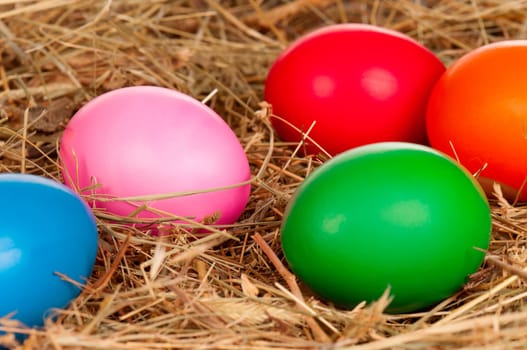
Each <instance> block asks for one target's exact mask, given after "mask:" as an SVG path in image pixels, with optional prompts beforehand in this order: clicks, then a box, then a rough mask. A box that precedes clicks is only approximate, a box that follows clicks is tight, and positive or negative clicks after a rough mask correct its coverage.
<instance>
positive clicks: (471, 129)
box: [426, 40, 527, 200]
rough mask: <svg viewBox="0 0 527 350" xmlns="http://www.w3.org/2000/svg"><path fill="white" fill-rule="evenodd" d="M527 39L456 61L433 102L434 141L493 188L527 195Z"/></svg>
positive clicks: (429, 119) (429, 115)
mask: <svg viewBox="0 0 527 350" xmlns="http://www.w3.org/2000/svg"><path fill="white" fill-rule="evenodd" d="M525 62H527V40H511V41H502V42H498V43H493V44H489V45H485V46H482V47H480V48H477V49H475V50H473V51H471V52H469V53H467V54H466V55H465V56H463V57H461V58H460V59H459V60H457V61H456V62H454V63H453V64H452V65H451V66H450V67H449V68H448V69H447V71H446V72H445V74H444V75H443V76H442V77H441V79H439V81H438V82H437V84H436V86H435V88H434V90H433V92H432V94H431V96H430V101H429V104H428V109H427V119H426V121H427V131H428V135H429V138H430V144H431V146H433V147H434V148H437V149H439V150H441V151H443V152H445V153H447V154H449V155H451V156H452V157H455V158H456V159H458V161H459V162H460V163H461V164H463V165H464V166H465V167H466V168H467V169H468V170H469V171H471V172H472V173H473V174H476V173H477V174H479V175H478V179H480V181H481V183H482V184H484V185H486V186H487V191H488V192H490V191H491V190H492V184H493V183H494V182H497V183H499V184H501V185H502V189H504V191H505V193H506V195H507V196H508V197H509V198H511V199H513V198H514V197H516V195H518V193H517V191H518V190H519V189H520V188H523V190H522V193H521V194H519V198H520V199H521V200H527V188H526V187H525V186H524V185H523V184H524V182H525V181H526V179H527V70H526V69H525Z"/></svg>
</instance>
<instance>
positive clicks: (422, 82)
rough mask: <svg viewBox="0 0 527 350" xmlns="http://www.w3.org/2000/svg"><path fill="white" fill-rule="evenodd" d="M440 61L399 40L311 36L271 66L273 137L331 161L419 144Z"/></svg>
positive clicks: (381, 33)
mask: <svg viewBox="0 0 527 350" xmlns="http://www.w3.org/2000/svg"><path fill="white" fill-rule="evenodd" d="M444 70H445V67H444V65H443V64H442V63H441V62H440V60H439V59H438V58H437V57H436V56H435V55H434V54H433V53H432V52H431V51H430V50H428V49H427V48H425V47H424V46H423V45H421V44H419V43H417V42H416V41H414V40H413V39H411V38H410V37H407V36H405V35H403V34H402V33H399V32H396V31H393V30H389V29H385V28H381V27H377V26H372V25H366V24H357V23H348V24H338V25H332V26H327V27H324V28H322V29H318V30H315V31H313V32H311V33H309V34H307V35H305V36H303V37H301V38H299V39H298V40H296V41H295V42H293V43H292V44H291V45H290V46H289V47H288V48H287V49H286V50H285V51H284V52H283V53H282V54H281V55H280V56H279V57H278V58H277V59H276V61H275V62H274V63H273V65H272V67H271V69H270V70H269V73H268V76H267V79H266V81H265V91H264V97H265V100H266V101H267V102H268V103H270V104H271V106H272V112H273V114H274V117H273V118H272V119H271V122H272V125H273V127H274V128H275V130H276V132H277V134H278V136H280V137H281V138H282V139H283V140H285V141H288V142H295V143H297V142H299V141H301V140H303V137H304V134H305V133H306V132H308V131H309V133H308V137H309V138H306V140H305V145H304V147H303V148H302V149H303V150H304V151H305V152H306V153H308V154H311V153H319V152H321V148H322V149H323V150H325V151H326V152H328V153H329V154H331V155H335V154H337V153H340V152H343V151H345V150H347V149H350V148H353V147H356V146H360V145H365V144H369V143H374V142H382V141H406V142H414V143H426V142H427V139H426V129H425V109H426V104H427V99H428V96H429V93H430V91H431V89H432V87H433V85H434V83H435V82H436V80H437V79H438V78H439V77H440V76H441V74H442V73H443V72H444Z"/></svg>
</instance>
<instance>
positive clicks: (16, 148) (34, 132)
mask: <svg viewBox="0 0 527 350" xmlns="http://www.w3.org/2000/svg"><path fill="white" fill-rule="evenodd" d="M526 14H527V1H523V0H517V1H512V0H511V1H501V0H437V1H434V0H415V1H410V0H398V1H395V0H393V1H390V0H387V1H370V0H354V1H343V0H296V1H278V0H277V1H275V0H269V1H257V0H248V1H243V0H240V1H238V0H231V1H221V2H220V1H216V0H187V1H179V0H148V1H142V0H114V1H111V0H107V1H102V0H92V1H81V0H40V1H31V0H1V1H0V56H1V64H0V86H1V87H0V101H1V105H0V113H1V115H0V124H1V125H0V143H1V147H0V157H1V161H0V167H1V171H2V172H26V173H32V174H38V175H42V176H46V177H50V178H54V179H57V180H59V181H60V174H59V171H58V165H57V140H58V138H59V137H60V134H61V132H62V130H63V128H64V125H65V123H67V121H68V118H70V117H71V116H72V114H73V113H74V111H75V110H76V109H78V108H79V107H80V106H81V105H83V104H84V103H86V102H87V101H89V100H90V99H92V98H93V97H95V96H97V95H99V94H101V93H103V92H105V91H108V90H111V89H116V88H119V87H123V86H130V85H142V84H149V85H159V86H166V87H170V88H174V89H178V90H180V91H182V92H185V93H187V94H189V95H191V96H193V97H195V98H197V99H204V98H206V97H207V96H208V97H209V99H208V102H207V103H208V105H209V106H210V107H211V108H213V109H214V110H215V111H216V112H218V113H219V114H220V115H222V116H223V117H224V118H225V120H226V121H227V122H228V123H229V125H230V126H231V127H232V128H233V130H234V131H235V132H236V134H237V136H238V137H239V139H240V140H241V142H242V144H243V146H244V147H245V150H246V152H247V155H248V157H249V160H250V164H251V166H252V174H253V180H252V184H253V187H252V188H253V189H252V194H251V199H250V202H249V204H248V206H247V208H246V210H245V212H244V214H243V216H242V217H241V218H240V220H239V221H238V223H236V224H235V225H232V226H229V227H223V228H220V229H218V230H216V231H215V232H213V233H212V234H208V235H201V236H200V235H199V233H197V232H198V231H196V230H193V229H192V225H191V226H190V227H187V228H186V229H181V230H180V232H179V233H178V234H174V235H170V236H167V237H152V236H150V235H147V234H145V232H141V231H140V230H139V229H132V228H130V227H129V226H127V225H124V224H121V223H119V221H117V222H115V220H109V219H112V218H108V217H106V216H104V215H103V213H99V215H98V225H99V232H100V248H99V254H98V257H97V261H96V265H95V268H94V272H93V275H92V276H91V278H90V280H89V281H88V283H87V285H86V287H85V288H84V292H83V293H82V294H81V296H80V297H79V298H78V299H76V300H75V301H74V302H73V303H72V304H71V305H70V306H69V307H68V309H66V310H57V311H56V312H57V314H58V318H57V319H56V321H55V322H49V323H47V324H46V326H45V327H44V328H43V329H39V330H26V329H23V328H20V325H18V324H17V323H16V322H15V321H13V320H9V319H7V318H5V319H3V320H2V321H1V329H2V330H4V331H7V332H9V331H14V330H17V331H22V332H27V333H29V337H28V340H27V341H26V343H25V344H24V345H16V344H15V343H14V340H13V337H12V335H11V334H9V333H7V335H4V336H2V337H1V338H0V341H1V342H2V344H4V345H5V346H7V347H8V348H13V349H15V348H16V349H64V350H66V349H126V350H132V349H352V348H353V349H361V350H366V349H369V350H378V349H443V348H445V349H447V348H474V349H480V348H483V347H485V348H486V349H502V348H503V349H505V348H507V349H509V348H524V347H526V346H527V311H526V310H525V308H524V300H525V297H526V296H527V289H526V288H525V282H524V280H525V278H526V276H527V275H526V273H527V272H526V270H525V269H524V266H525V261H526V258H527V253H526V248H525V237H526V233H527V229H526V228H525V227H526V226H525V225H524V223H525V221H526V220H527V219H526V218H527V215H526V214H527V211H526V209H525V208H522V207H520V206H512V205H510V204H509V203H508V202H507V201H506V200H504V199H503V198H502V197H501V196H500V193H499V190H498V189H497V191H496V196H495V198H494V199H493V202H492V211H493V220H494V221H493V222H494V230H493V240H492V243H491V246H490V252H489V254H488V256H487V258H486V261H485V263H484V265H483V266H482V267H481V269H480V270H479V271H478V272H477V273H476V274H475V275H473V276H472V278H471V281H470V283H468V284H467V285H466V286H465V287H464V289H463V290H462V291H460V292H459V293H457V294H456V295H454V296H452V297H451V298H449V299H448V300H445V301H444V302H443V303H441V304H440V305H438V306H437V307H436V308H434V309H433V310H431V311H429V312H424V313H416V314H410V315H389V314H385V313H383V310H384V308H385V307H386V305H387V303H388V298H386V297H382V298H381V299H380V300H379V301H377V302H376V303H373V304H371V305H359V306H358V307H356V308H355V309H353V310H339V309H335V308H332V307H331V306H330V305H328V304H326V303H324V302H322V301H320V300H318V299H317V298H315V297H314V296H312V295H310V294H309V293H308V292H306V291H305V290H304V288H303V287H302V286H301V284H300V283H299V282H297V281H296V279H295V278H294V276H293V275H291V273H290V272H288V270H287V268H286V266H284V262H283V256H282V253H281V249H280V243H279V242H280V241H279V236H280V230H279V229H280V222H281V219H282V215H283V212H284V208H285V205H286V204H287V201H288V200H289V198H290V197H291V195H292V193H293V192H294V191H295V189H296V188H297V186H298V185H299V184H300V183H301V182H302V180H303V179H304V178H305V176H306V175H307V174H309V173H310V172H311V171H312V170H313V169H314V168H316V167H317V166H318V165H319V164H320V163H319V162H318V161H317V160H316V159H312V158H302V157H300V156H298V155H295V154H293V153H292V152H293V147H290V146H289V145H286V144H284V143H281V142H280V141H279V140H278V139H277V138H276V137H275V136H274V135H273V132H272V129H271V128H270V124H269V118H268V117H269V116H268V112H269V111H268V110H267V108H266V106H265V104H262V90H263V84H264V81H265V77H266V73H267V71H268V69H269V67H270V65H271V64H272V62H273V60H274V59H275V57H276V56H277V55H278V54H279V53H280V52H281V51H282V50H283V48H284V47H285V46H286V45H287V43H288V42H290V41H291V40H293V39H294V38H296V37H298V36H300V35H302V34H304V33H306V32H308V31H310V30H312V29H314V28H318V27H320V26H323V25H328V24H333V23H339V22H365V23H372V24H376V25H379V26H384V27H388V28H392V29H395V30H398V31H400V32H403V33H405V34H407V35H409V36H411V37H413V38H415V39H417V40H418V41H419V42H421V43H423V44H425V45H426V46H427V47H429V48H430V49H432V50H433V51H434V52H435V53H436V54H437V55H438V56H439V57H440V58H441V59H442V60H443V62H445V63H446V64H447V65H448V64H450V63H451V62H452V61H453V60H455V59H456V58H458V57H459V56H461V55H462V54H464V53H466V52H468V51H469V50H472V49H474V48H476V47H478V46H481V45H483V44H485V43H488V42H493V41H497V40H501V39H504V38H522V37H525V35H526V33H525V32H526V30H527V25H526V24H527V17H526ZM57 215H60V213H57ZM113 219H115V218H113Z"/></svg>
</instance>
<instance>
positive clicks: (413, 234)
mask: <svg viewBox="0 0 527 350" xmlns="http://www.w3.org/2000/svg"><path fill="white" fill-rule="evenodd" d="M491 227H492V223H491V215H490V208H489V204H488V202H487V198H486V196H485V194H484V192H483V190H482V189H481V187H480V186H479V184H478V183H477V181H476V180H475V179H474V178H473V176H472V175H471V174H470V173H468V172H467V170H465V169H464V168H463V167H462V166H460V165H459V164H458V163H456V162H455V161H454V160H453V159H451V158H449V157H448V156H446V155H444V154H442V153H440V152H438V151H436V150H433V149H431V148H428V147H425V146H421V145H416V144H410V143H401V142H384V143H377V144H371V145H367V146H362V147H358V148H355V149H352V150H349V151H346V152H344V153H341V154H339V155H337V156H336V157H334V158H332V159H331V160H329V161H327V162H326V163H324V164H323V165H321V166H320V167H319V168H318V169H316V170H315V171H314V172H313V173H312V174H311V175H310V176H309V177H308V178H307V179H306V180H305V181H304V183H303V184H302V185H301V186H300V187H299V188H298V190H297V192H296V193H295V195H294V196H293V198H292V200H291V201H290V203H289V205H288V207H287V210H286V213H285V217H284V221H283V224H282V231H281V239H282V248H283V251H284V253H285V257H286V259H287V262H288V263H289V266H290V268H291V269H292V271H293V272H294V273H295V274H296V275H297V276H298V277H299V278H300V279H301V280H302V281H303V282H305V284H306V285H307V286H308V287H310V288H311V289H312V290H313V292H315V293H316V294H318V295H319V296H320V297H321V298H323V299H325V300H327V301H329V302H332V303H334V304H335V305H336V306H338V307H343V308H347V307H353V306H355V305H357V304H358V303H360V302H362V301H367V302H371V301H375V300H377V299H378V298H379V297H380V296H381V295H382V294H383V293H384V291H385V290H386V289H387V288H390V294H391V296H392V297H393V300H392V302H391V304H390V305H389V307H388V309H387V310H386V311H387V312H390V313H407V312H414V311H419V310H423V309H426V308H428V307H430V306H432V305H434V304H436V303H438V302H440V301H442V300H444V299H445V298H447V297H449V296H451V295H452V294H454V293H455V292H456V291H458V290H459V289H460V288H461V287H462V286H463V285H464V284H465V283H466V282H467V280H468V277H469V275H470V274H472V273H474V272H475V271H477V269H478V268H479V266H480V265H481V263H482V261H483V259H484V253H483V252H482V251H480V250H478V249H477V248H480V249H483V250H485V249H487V248H488V246H489V241H490V236H491Z"/></svg>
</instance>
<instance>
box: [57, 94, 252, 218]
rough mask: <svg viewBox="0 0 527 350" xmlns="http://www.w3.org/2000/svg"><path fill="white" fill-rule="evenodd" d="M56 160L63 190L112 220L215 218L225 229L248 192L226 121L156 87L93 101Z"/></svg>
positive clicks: (243, 162) (69, 130) (243, 159)
mask: <svg viewBox="0 0 527 350" xmlns="http://www.w3.org/2000/svg"><path fill="white" fill-rule="evenodd" d="M60 157H61V161H62V165H63V167H62V174H63V177H64V182H65V183H66V185H68V186H69V187H71V188H73V189H75V190H77V191H78V192H80V193H81V194H83V195H85V196H86V197H85V198H86V199H87V200H88V202H89V203H90V204H92V205H93V206H95V207H97V208H100V209H103V210H106V211H107V212H109V213H110V214H113V215H118V216H135V217H139V218H157V217H166V216H171V215H176V216H181V217H188V218H192V219H193V220H197V221H201V220H202V219H204V218H206V217H210V216H212V215H217V217H218V219H217V221H215V223H216V224H231V223H233V222H235V221H236V220H237V219H238V218H239V216H240V215H241V213H242V212H243V210H244V208H245V205H246V204H247V201H248V197H249V192H250V184H249V183H248V180H249V179H250V169H249V163H248V160H247V156H246V154H245V152H244V150H243V148H242V146H241V144H240V142H239V140H238V139H237V137H236V135H235V134H234V132H233V131H232V130H231V128H230V127H229V126H228V125H227V123H225V121H224V120H223V119H222V118H221V117H220V116H219V115H217V114H216V113H215V112H214V111H213V110H211V109H210V108H209V107H207V106H206V105H204V104H202V103H201V102H199V101H197V100H195V99H193V98H192V97H190V96H188V95H185V94H183V93H180V92H177V91H174V90H170V89H166V88H161V87H154V86H136V87H127V88H122V89H118V90H114V91H111V92H108V93H105V94H103V95H100V96H98V97H96V98H94V99H93V100H92V101H90V102H89V103H87V104H86V105H85V106H83V107H82V108H81V109H80V110H79V111H78V112H77V113H76V114H75V115H74V116H73V118H72V119H71V120H70V122H69V123H68V125H67V127H66V130H65V131H64V134H63V136H62V139H61V143H60ZM225 187H228V188H225ZM196 191H197V192H199V193H198V194H196V193H194V194H191V195H188V193H189V192H196ZM183 194H186V195H183ZM166 197H168V198H166ZM142 206H146V207H147V208H149V209H145V207H142Z"/></svg>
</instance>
